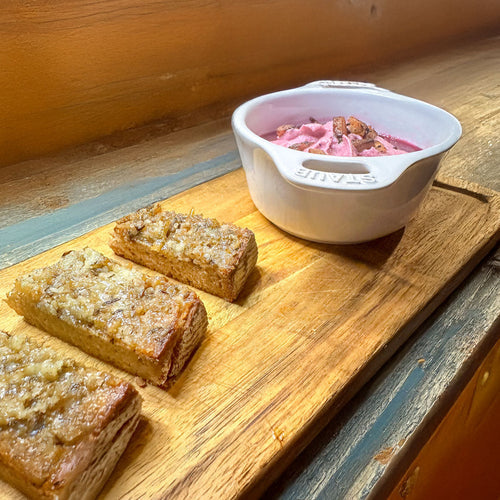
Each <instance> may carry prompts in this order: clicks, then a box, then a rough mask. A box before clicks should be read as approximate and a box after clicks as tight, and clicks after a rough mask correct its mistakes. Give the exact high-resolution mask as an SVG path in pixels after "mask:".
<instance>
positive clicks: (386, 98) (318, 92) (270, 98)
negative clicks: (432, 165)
mask: <svg viewBox="0 0 500 500" xmlns="http://www.w3.org/2000/svg"><path fill="white" fill-rule="evenodd" d="M351 115H353V116H355V117H356V118H359V119H360V120H363V121H364V122H366V123H368V124H369V125H371V126H373V127H374V128H375V129H376V130H377V132H379V133H382V134H387V135H391V136H393V137H396V138H399V139H404V140H406V141H409V142H411V143H413V144H415V145H416V146H418V147H420V148H422V149H425V148H429V147H432V146H436V145H439V144H442V143H447V142H451V144H452V143H453V142H455V141H456V140H457V139H458V137H459V136H460V125H459V124H458V122H457V120H456V119H455V118H454V117H453V116H452V115H450V114H448V113H446V112H445V111H443V110H442V109H440V108H437V107H435V106H432V105H430V104H427V103H424V102H422V101H418V100H415V99H411V98H407V97H403V96H400V95H398V94H393V93H392V92H389V91H386V92H384V93H379V92H370V91H362V92H360V91H359V89H358V90H355V89H335V91H334V92H332V91H331V89H308V88H302V89H295V91H284V92H278V93H276V94H269V95H267V96H263V97H261V98H257V99H255V100H253V101H250V102H249V103H248V108H247V113H246V120H245V124H246V126H247V127H248V129H249V130H250V131H252V132H253V133H255V134H257V135H258V136H263V135H265V134H268V133H270V132H273V131H275V130H276V128H277V127H278V126H280V125H283V124H288V123H290V124H293V125H297V124H300V123H307V122H308V121H309V118H310V117H313V118H315V119H317V120H319V121H326V120H331V119H332V117H333V116H345V117H348V116H351ZM451 144H450V146H451Z"/></svg>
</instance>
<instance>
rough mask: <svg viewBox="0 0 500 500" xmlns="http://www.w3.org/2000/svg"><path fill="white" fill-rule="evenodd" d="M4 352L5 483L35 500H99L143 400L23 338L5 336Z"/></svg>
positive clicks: (1, 440) (1, 432)
mask: <svg viewBox="0 0 500 500" xmlns="http://www.w3.org/2000/svg"><path fill="white" fill-rule="evenodd" d="M0 350H1V352H2V356H1V358H0V360H1V361H0V374H1V377H0V380H1V383H0V387H1V388H2V392H3V397H2V398H0V414H1V415H2V417H1V422H0V464H1V466H0V478H1V479H3V480H5V481H7V482H10V483H11V484H12V485H13V486H15V487H16V488H18V489H19V490H21V491H22V492H23V493H25V494H26V495H28V496H29V497H31V498H36V499H50V500H52V499H54V500H55V499H61V500H63V499H75V500H76V499H78V500H80V499H83V500H87V499H92V498H95V496H96V495H97V494H98V493H99V491H100V490H101V488H102V487H103V485H104V483H105V482H106V480H107V479H108V477H109V475H110V474H111V472H112V471H113V469H114V467H115V465H116V463H117V461H118V459H119V458H120V456H121V454H122V453H123V451H124V450H125V448H126V446H127V444H128V442H129V440H130V438H131V436H132V434H133V432H134V430H135V428H136V426H137V423H138V422H139V418H140V410H141V397H140V396H139V394H138V393H137V391H136V390H135V389H134V388H133V387H132V386H131V385H130V384H129V383H127V382H124V381H122V380H119V379H116V378H114V377H112V376H111V375H109V374H105V373H103V372H98V371H95V370H89V369H86V368H83V367H82V366H80V365H78V364H76V363H74V362H73V361H71V360H67V359H64V358H62V357H60V356H59V355H57V354H56V353H55V352H54V351H52V350H50V349H47V348H43V347H40V346H38V345H37V344H36V343H34V342H32V341H29V340H28V339H26V338H25V337H22V336H9V335H7V334H5V333H4V332H0ZM32 400H33V401H34V403H33V402H31V401H32ZM30 402H31V404H30ZM21 403H22V404H21Z"/></svg>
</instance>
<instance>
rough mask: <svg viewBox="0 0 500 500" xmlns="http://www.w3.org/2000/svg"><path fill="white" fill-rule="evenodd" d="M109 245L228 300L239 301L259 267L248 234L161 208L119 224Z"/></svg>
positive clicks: (128, 217)
mask: <svg viewBox="0 0 500 500" xmlns="http://www.w3.org/2000/svg"><path fill="white" fill-rule="evenodd" d="M110 245H111V248H112V249H113V250H114V252H115V253H116V254H118V255H121V256H122V257H125V258H127V259H130V260H132V261H134V262H138V263H139V264H142V265H143V266H146V267H149V268H151V269H154V270H155V271H158V272H160V273H163V274H165V275H167V276H171V277H173V278H175V279H176V280H178V281H181V282H182V283H187V284H189V285H191V286H194V287H195V288H199V289H200V290H205V291H206V292H209V293H212V294H214V295H217V296H219V297H222V298H224V299H226V300H228V301H233V300H235V299H236V298H237V297H238V294H239V293H240V291H241V289H242V287H243V285H244V283H245V281H246V279H247V278H248V276H249V274H250V272H251V271H252V269H253V268H254V267H255V264H256V262H257V244H256V242H255V236H254V234H253V232H252V231H250V230H249V229H243V228H240V227H237V226H235V225H233V224H221V223H219V222H217V221H216V220H215V219H204V218H203V217H201V216H200V215H193V214H189V215H184V214H178V213H175V212H170V211H162V209H161V207H160V205H159V204H156V205H154V206H151V207H147V208H143V209H141V210H139V211H138V212H135V213H133V214H131V215H128V216H126V217H124V218H122V219H120V220H119V221H118V222H117V223H116V226H115V228H114V234H113V239H112V241H111V243H110Z"/></svg>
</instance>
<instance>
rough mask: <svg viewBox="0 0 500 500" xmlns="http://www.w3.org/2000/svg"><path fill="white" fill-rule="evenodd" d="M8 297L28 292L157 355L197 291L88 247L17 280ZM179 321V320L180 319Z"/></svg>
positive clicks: (74, 320) (65, 316)
mask: <svg viewBox="0 0 500 500" xmlns="http://www.w3.org/2000/svg"><path fill="white" fill-rule="evenodd" d="M10 295H12V296H15V295H24V296H29V297H30V298H31V299H32V300H33V301H36V303H37V307H38V308H39V309H41V310H43V311H44V312H46V313H49V314H51V315H53V316H57V317H58V318H60V319H61V320H63V321H64V322H66V323H69V324H71V325H75V326H83V327H88V328H89V329H90V330H92V332H94V333H95V334H97V335H99V336H100V337H102V338H103V339H105V340H107V341H109V342H111V343H121V344H124V345H127V346H128V347H129V348H131V349H133V350H137V349H140V350H141V352H146V353H150V354H152V355H154V354H155V353H157V352H158V351H159V350H161V349H162V348H163V346H164V344H165V342H166V340H168V337H169V335H172V334H173V332H171V331H170V330H171V329H172V325H179V324H180V325H181V326H182V322H183V321H184V320H185V318H186V316H187V314H188V312H189V307H190V305H191V304H192V302H193V301H194V300H197V299H196V295H195V294H194V293H193V292H191V291H190V290H189V289H188V288H187V287H184V286H182V285H177V284H175V283H173V282H171V281H169V280H167V279H166V278H165V277H163V276H151V275H148V274H145V273H143V272H141V271H139V270H135V269H133V268H132V266H124V265H121V264H119V263H118V262H116V261H113V260H111V259H109V258H107V257H106V256H104V255H102V254H101V253H99V252H97V251H95V250H93V249H91V248H85V249H82V250H75V251H71V252H68V253H66V254H65V255H64V256H63V257H62V258H61V259H60V260H59V261H58V262H56V263H55V264H53V265H51V266H48V267H45V268H42V269H37V270H35V271H33V272H32V273H30V274H28V275H25V276H21V277H20V278H18V279H17V281H16V283H15V285H14V290H13V291H12V292H11V293H10ZM179 321H180V323H179Z"/></svg>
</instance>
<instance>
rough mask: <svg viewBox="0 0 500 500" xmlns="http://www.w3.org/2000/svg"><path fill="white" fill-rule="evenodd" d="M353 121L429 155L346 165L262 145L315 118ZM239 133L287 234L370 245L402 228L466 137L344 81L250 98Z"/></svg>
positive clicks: (439, 119) (442, 116)
mask: <svg viewBox="0 0 500 500" xmlns="http://www.w3.org/2000/svg"><path fill="white" fill-rule="evenodd" d="M351 115H352V116H355V117H356V118H359V119H361V120H363V121H364V122H366V123H368V124H370V125H371V126H373V127H374V128H375V130H377V131H378V132H379V133H382V134H388V135H391V136H393V137H397V138H401V139H404V140H407V141H409V142H411V143H413V144H416V145H417V146H419V147H421V148H422V150H420V151H415V152H411V153H405V154H402V155H397V156H379V157H355V158H345V157H338V156H326V155H317V154H312V153H306V152H303V151H296V150H292V149H287V148H285V147H283V146H278V145H276V144H273V143H271V142H269V141H267V140H265V139H263V138H262V137H261V136H262V135H264V134H268V133H270V132H272V131H274V130H276V128H277V127H278V126H280V125H283V124H287V123H292V124H298V123H301V122H302V123H305V122H307V121H308V120H309V117H314V118H315V119H317V120H320V121H322V120H325V121H326V120H331V119H332V117H334V116H345V117H348V116H351ZM232 126H233V130H234V134H235V137H236V142H237V144H238V149H239V152H240V156H241V160H242V164H243V168H244V170H245V174H246V178H247V182H248V187H249V190H250V195H251V197H252V199H253V201H254V203H255V205H256V207H257V208H258V209H259V210H260V211H261V212H262V214H263V215H264V216H265V217H267V218H268V219H269V220H270V221H271V222H273V223H274V224H276V225H277V226H278V227H280V228H281V229H283V230H285V231H287V232H289V233H291V234H293V235H295V236H299V237H301V238H305V239H308V240H313V241H319V242H326V243H358V242H362V241H368V240H372V239H375V238H379V237H381V236H385V235H387V234H389V233H392V232H394V231H396V230H398V229H400V228H402V227H404V226H405V225H406V223H407V222H408V220H409V219H410V218H411V217H412V215H413V214H414V213H415V211H416V209H417V207H418V205H419V204H420V202H421V201H422V199H423V198H424V196H425V194H426V192H427V190H428V189H429V187H430V185H431V183H432V181H433V179H434V177H435V175H436V173H437V171H438V168H439V162H440V160H441V158H442V156H443V154H444V153H445V152H446V151H447V150H449V149H450V148H451V147H452V146H453V145H454V144H455V143H456V142H457V140H458V139H459V138H460V135H461V132H462V129H461V126H460V123H459V122H458V120H457V119H456V118H455V117H454V116H452V115H451V114H449V113H447V112H446V111H443V110H442V109H440V108H437V107H435V106H432V105H430V104H427V103H425V102H422V101H418V100H416V99H412V98H410V97H405V96H402V95H399V94H395V93H393V92H390V91H389V90H385V89H381V88H378V87H376V86H374V85H372V84H369V83H360V82H336V81H319V82H312V83H310V84H308V85H305V86H304V87H300V88H296V89H292V90H286V91H282V92H276V93H273V94H268V95H264V96H261V97H257V98H256V99H252V100H251V101H248V102H246V103H245V104H243V105H241V106H240V107H239V108H238V109H236V111H235V112H234V114H233V118H232Z"/></svg>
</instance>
